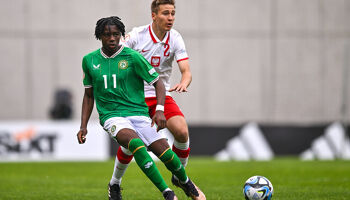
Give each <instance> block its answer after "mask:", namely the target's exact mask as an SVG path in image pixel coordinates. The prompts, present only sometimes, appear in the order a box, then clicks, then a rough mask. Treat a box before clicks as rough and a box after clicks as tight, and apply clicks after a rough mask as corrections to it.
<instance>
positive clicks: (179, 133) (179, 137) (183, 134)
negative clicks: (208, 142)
mask: <svg viewBox="0 0 350 200" xmlns="http://www.w3.org/2000/svg"><path fill="white" fill-rule="evenodd" d="M173 135H174V138H175V140H176V141H178V142H181V143H185V142H187V141H188V129H187V128H179V129H177V130H176V131H174V133H173Z"/></svg>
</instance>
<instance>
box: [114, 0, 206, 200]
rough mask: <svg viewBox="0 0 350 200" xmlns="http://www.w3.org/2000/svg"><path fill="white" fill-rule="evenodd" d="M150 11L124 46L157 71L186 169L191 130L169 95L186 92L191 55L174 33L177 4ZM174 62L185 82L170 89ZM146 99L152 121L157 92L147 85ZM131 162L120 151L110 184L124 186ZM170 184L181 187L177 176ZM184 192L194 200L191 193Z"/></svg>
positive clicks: (165, 0)
mask: <svg viewBox="0 0 350 200" xmlns="http://www.w3.org/2000/svg"><path fill="white" fill-rule="evenodd" d="M151 11H152V21H153V22H152V23H151V24H149V25H145V26H140V27H136V28H134V29H133V30H132V31H131V32H130V33H129V34H127V35H126V36H125V40H124V45H125V46H128V47H130V48H132V49H134V50H136V51H138V52H140V53H141V54H142V55H143V56H144V57H145V58H146V59H147V60H148V62H149V63H150V64H151V65H152V66H153V67H154V68H155V69H156V71H157V72H158V74H159V77H160V79H161V80H162V81H163V83H164V85H165V88H166V100H165V105H164V115H165V117H166V119H167V123H166V127H167V128H168V130H169V131H170V132H171V133H172V134H173V136H174V144H173V147H172V150H173V151H174V152H175V153H176V154H177V156H178V157H179V158H180V160H181V163H182V164H183V166H186V165H187V162H188V157H189V152H190V148H189V132H188V126H187V123H186V120H185V118H184V115H183V113H182V112H181V110H180V108H179V107H178V105H177V104H176V102H175V101H174V100H173V98H172V97H171V94H170V93H171V92H173V91H175V92H179V93H181V92H187V88H188V86H189V85H190V83H191V80H192V74H191V70H190V65H189V62H188V55H187V52H186V48H185V44H184V41H183V39H182V37H181V35H180V34H179V33H178V32H177V31H176V30H174V29H172V26H173V24H174V20H175V1H174V0H153V1H152V4H151ZM173 61H176V62H177V64H178V67H179V69H180V72H181V75H182V78H181V81H180V83H178V84H176V85H174V86H170V76H171V72H172V63H173ZM145 99H146V103H147V105H148V107H149V113H150V116H151V117H152V116H153V115H154V114H155V108H156V105H157V101H156V97H155V90H154V88H152V87H149V86H148V85H147V84H145ZM131 159H132V155H131V153H130V152H129V151H128V150H127V149H125V148H123V147H119V149H118V152H117V158H116V161H115V168H114V173H113V176H112V178H111V181H110V184H118V185H120V184H121V179H122V176H123V175H124V173H125V171H126V169H127V167H128V164H129V162H130V161H131ZM171 181H172V183H173V184H174V185H176V186H178V187H181V183H180V182H179V181H178V179H177V177H176V176H174V175H173V176H172V178H171ZM181 188H183V187H181ZM185 192H186V194H187V195H188V196H191V195H190V193H189V192H188V191H185ZM191 197H192V199H205V195H204V194H203V193H202V192H201V191H200V194H199V195H198V196H191Z"/></svg>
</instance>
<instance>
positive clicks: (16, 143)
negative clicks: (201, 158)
mask: <svg viewBox="0 0 350 200" xmlns="http://www.w3.org/2000/svg"><path fill="white" fill-rule="evenodd" d="M150 4H151V0H118V1H117V0H99V1H97V0H84V1H83V0H71V1H59V0H46V1H41V0H30V1H28V0H12V1H5V0H1V1H0V59H1V73H0V95H1V98H0V159H2V160H7V159H17V158H19V157H22V156H21V155H19V154H21V152H22V150H23V152H26V155H27V154H28V152H31V154H33V152H34V154H35V155H34V156H33V158H42V155H41V153H42V152H44V154H45V157H44V158H50V155H51V156H52V155H54V156H53V157H55V155H56V154H55V151H56V150H57V149H59V147H58V146H60V145H61V146H62V148H63V149H64V148H65V147H66V146H72V147H76V148H80V149H82V148H83V147H81V146H82V145H80V146H79V145H77V144H75V143H77V142H76V141H75V140H76V138H75V137H76V132H77V131H78V129H79V123H80V121H79V120H80V112H81V102H82V97H83V92H84V87H83V84H82V69H81V60H82V57H83V56H84V55H85V54H87V53H89V52H91V51H93V50H96V49H98V48H100V47H101V42H100V41H97V40H96V39H95V38H94V28H95V24H96V21H97V20H98V19H100V18H102V17H106V16H111V15H117V16H119V17H121V18H122V21H123V22H124V24H125V25H126V30H127V32H128V31H130V30H131V29H132V28H133V27H135V26H140V25H145V24H148V23H151V11H150ZM349 17H350V1H348V0H308V1H304V0H217V1H213V0H191V1H185V0H177V2H176V20H175V26H174V29H176V30H178V31H179V32H180V33H181V34H182V36H183V38H184V40H185V44H186V48H187V51H188V54H189V56H190V65H191V70H192V75H193V81H192V84H191V86H190V88H189V92H188V93H183V94H174V95H173V96H174V98H175V100H176V101H177V103H178V104H179V105H180V107H181V109H182V111H183V113H184V114H185V116H186V119H187V121H188V124H189V126H190V137H191V146H192V153H193V155H218V153H220V151H221V150H223V149H226V150H227V151H226V153H228V154H225V153H223V152H222V151H221V154H220V155H221V157H220V156H219V157H220V158H219V159H230V158H234V157H235V156H234V155H232V153H231V154H230V152H229V151H230V150H229V149H231V150H232V149H233V150H232V151H235V152H234V153H233V154H240V152H242V151H243V150H242V148H243V149H245V150H246V151H248V159H249V158H254V155H255V154H253V153H251V152H254V149H256V148H257V149H258V150H261V148H262V149H265V150H266V151H267V152H270V154H271V155H301V154H303V153H307V152H308V153H309V154H306V155H307V156H306V157H307V158H309V159H312V158H317V154H318V150H317V149H324V148H325V146H324V145H326V146H328V147H329V151H331V152H330V154H332V156H331V157H327V156H326V158H328V159H332V158H336V157H339V152H344V151H347V150H344V149H346V148H347V146H348V143H347V142H344V143H343V142H342V141H348V140H347V139H346V135H347V131H346V130H347V128H346V127H347V125H348V124H349V120H350V117H349V116H350V110H349V109H348V107H349V96H350V88H349V76H350V72H349V71H350V70H349V65H350V22H349V20H348V19H349ZM173 66H174V70H173V77H172V82H173V83H176V82H178V81H179V80H180V74H179V72H178V68H177V65H176V63H174V65H173ZM57 119H60V120H58V121H57ZM62 119H65V120H62ZM91 120H92V121H93V122H94V121H95V125H96V126H98V122H97V120H98V116H97V112H96V110H94V113H93V115H92V118H91ZM252 123H253V124H252ZM334 123H338V124H334ZM91 124H92V125H94V123H91ZM331 125H335V129H332V130H335V133H333V132H332V131H330V132H331V133H332V134H331V133H328V135H329V136H328V135H327V130H329V128H330V126H331ZM66 126H67V127H66ZM246 126H248V128H249V127H250V128H252V129H249V130H253V131H251V132H254V133H250V132H249V131H248V133H247V135H246V136H245V132H244V130H245V129H244V127H246ZM33 127H34V128H33ZM62 127H66V128H63V129H64V130H65V131H63V132H62V133H59V135H55V134H58V133H56V131H57V130H58V129H60V128H62ZM95 128H96V127H95ZM97 129H98V128H96V130H97ZM97 132H98V131H97ZM101 132H103V131H101ZM42 134H44V135H45V134H46V136H47V135H50V134H51V136H52V134H53V135H54V137H53V136H52V137H51V138H56V139H52V140H49V139H47V140H43V141H44V142H36V143H37V144H41V143H42V146H40V145H37V146H36V147H35V148H34V147H32V144H33V140H37V139H38V137H39V136H40V138H41V139H42ZM60 134H63V135H64V136H60ZM256 134H257V135H258V136H257V135H256ZM90 135H93V133H92V132H91V131H90ZM101 135H103V136H100V135H98V136H97V137H96V138H107V139H106V140H107V141H108V142H104V141H102V142H101V143H100V145H99V146H98V147H97V146H96V145H95V144H94V145H95V146H94V148H100V147H101V148H103V147H102V146H108V147H109V149H108V150H106V151H105V150H102V152H104V153H101V154H103V156H102V157H98V156H97V157H98V159H100V158H102V159H105V158H108V157H109V156H114V151H115V149H116V147H115V145H114V143H113V142H111V141H110V140H109V139H108V135H107V134H106V133H103V134H101ZM19 136H22V137H19ZM64 137H67V141H70V140H71V141H73V140H74V144H73V143H72V144H70V143H69V145H68V143H63V144H60V145H58V144H57V145H55V142H56V141H59V140H60V138H64ZM91 137H95V136H91ZM254 138H262V139H261V141H260V142H256V141H254V140H255V139H254ZM319 138H323V139H324V141H323V143H322V142H321V143H322V145H320V147H317V148H316V147H314V146H317V144H315V143H316V142H315V140H317V139H319ZM332 138H333V139H332ZM334 138H336V139H335V141H332V140H334ZM231 139H236V142H237V139H239V142H238V143H235V145H234V147H232V148H229V147H228V146H229V144H228V141H230V140H231ZM96 140H97V139H96ZM50 145H51V146H50ZM87 145H89V144H87ZM242 145H243V147H240V146H242ZM265 147H266V148H265ZM50 148H51V149H50ZM38 149H41V152H40V151H39V150H38ZM45 149H46V151H45ZM55 149H56V150H55ZM237 149H238V150H237ZM252 149H253V150H252ZM315 149H316V150H315ZM37 151H38V152H39V153H35V152H37ZM23 152H22V153H23ZM106 152H107V153H106ZM249 152H250V153H249ZM258 152H259V151H258ZM312 152H313V153H312ZM270 154H269V153H268V155H270ZM328 154H329V152H328ZM249 155H250V156H249ZM62 158H63V159H66V158H67V157H65V156H62ZM91 158H96V157H93V156H92V157H91ZM263 158H271V157H269V156H268V157H263ZM320 158H321V157H320ZM71 159H75V158H74V157H73V158H71ZM238 159H239V158H238ZM241 159H242V158H241ZM243 159H244V158H243Z"/></svg>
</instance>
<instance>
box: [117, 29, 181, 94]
mask: <svg viewBox="0 0 350 200" xmlns="http://www.w3.org/2000/svg"><path fill="white" fill-rule="evenodd" d="M123 43H124V45H125V46H127V47H130V48H132V49H134V50H136V51H138V52H140V53H141V54H142V55H143V57H145V58H146V59H147V60H148V62H149V63H151V65H152V66H153V67H154V68H155V69H156V71H157V72H158V74H159V77H160V78H161V79H162V81H163V83H164V85H165V89H166V91H167V92H166V95H167V96H171V95H170V92H168V90H169V89H170V76H171V71H172V62H173V60H176V61H177V62H179V61H182V60H186V59H188V55H187V52H186V48H185V43H184V41H183V39H182V37H181V35H180V33H179V32H177V31H176V30H174V29H171V30H170V31H168V32H167V33H166V35H165V37H164V39H163V41H160V40H159V39H158V38H157V36H156V35H155V34H154V32H153V30H152V24H149V25H145V26H140V27H136V28H133V30H132V31H131V32H130V33H128V34H127V35H126V36H125V41H123ZM155 96H156V94H155V89H154V87H153V86H152V85H148V84H146V85H145V97H155Z"/></svg>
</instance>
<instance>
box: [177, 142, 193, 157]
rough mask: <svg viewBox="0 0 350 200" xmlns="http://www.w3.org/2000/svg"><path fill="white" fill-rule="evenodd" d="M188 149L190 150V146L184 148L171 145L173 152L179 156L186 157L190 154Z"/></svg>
mask: <svg viewBox="0 0 350 200" xmlns="http://www.w3.org/2000/svg"><path fill="white" fill-rule="evenodd" d="M190 150H191V149H190V148H188V149H186V150H182V149H178V148H176V147H175V146H174V145H173V151H174V153H175V154H176V155H177V156H178V157H180V158H187V157H188V156H189V155H190Z"/></svg>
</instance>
